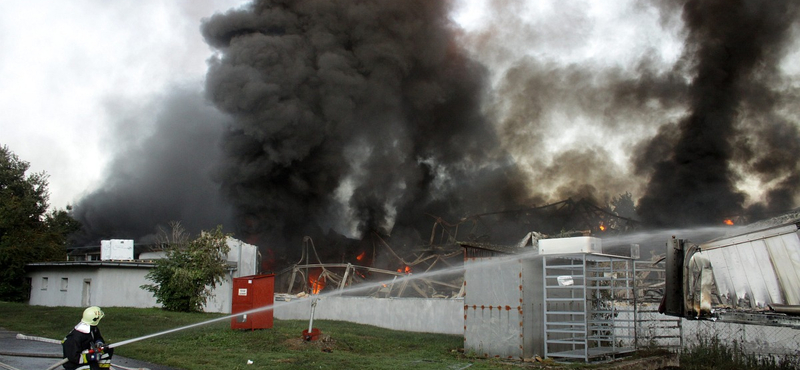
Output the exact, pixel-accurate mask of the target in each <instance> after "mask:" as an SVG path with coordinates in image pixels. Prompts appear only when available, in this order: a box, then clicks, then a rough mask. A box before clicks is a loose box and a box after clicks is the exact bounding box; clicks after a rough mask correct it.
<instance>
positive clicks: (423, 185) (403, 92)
mask: <svg viewBox="0 0 800 370" xmlns="http://www.w3.org/2000/svg"><path fill="white" fill-rule="evenodd" d="M449 4H450V3H449V2H447V1H427V0H419V1H342V2H339V1H327V0H313V1H279V0H270V1H266V0H265V1H257V2H255V3H253V4H252V5H251V6H248V7H246V8H243V9H238V10H232V11H229V12H227V13H224V14H217V15H214V16H212V17H211V18H209V19H207V20H206V21H205V22H204V24H203V27H202V32H203V35H204V37H205V38H206V40H207V42H208V43H209V44H210V45H211V46H213V47H215V48H216V49H217V50H218V51H219V53H218V55H217V56H216V57H215V58H214V59H213V60H212V61H211V63H210V68H209V72H208V75H207V85H206V89H207V95H208V98H209V99H210V100H211V101H213V102H214V104H216V106H217V107H218V108H219V109H220V110H222V111H224V112H225V113H227V114H229V115H230V116H231V117H233V122H232V124H231V126H230V127H229V129H228V130H227V131H226V132H225V134H224V139H223V148H224V149H223V151H224V164H223V166H222V167H221V170H220V172H219V174H218V179H219V180H220V181H221V185H222V190H223V194H224V196H225V199H227V201H229V202H230V203H231V204H232V206H233V209H234V211H235V217H236V223H237V225H240V226H241V227H242V228H241V230H239V232H240V234H243V235H246V238H247V240H249V241H251V242H253V243H256V244H259V245H267V246H269V247H270V248H274V249H276V250H278V251H286V250H287V249H290V248H291V247H293V246H299V245H300V244H301V240H302V236H303V235H322V234H325V233H327V232H328V231H329V230H332V231H334V232H336V233H340V234H342V235H345V236H348V237H351V238H361V237H363V236H365V235H366V234H367V233H369V232H379V233H381V234H389V233H393V232H394V233H396V232H398V230H401V229H406V228H411V229H413V227H414V226H417V225H424V226H426V227H430V225H431V221H432V219H431V218H429V217H427V216H426V213H428V214H434V215H437V216H449V217H462V216H465V215H468V214H471V213H476V212H480V211H484V210H487V209H502V208H504V207H506V206H511V205H512V204H515V203H516V202H518V201H520V200H521V199H522V197H524V194H526V191H525V188H524V186H523V185H522V179H521V177H520V176H519V174H518V172H517V169H516V167H515V165H514V164H513V163H512V162H511V161H510V160H509V159H508V158H507V157H506V155H505V154H504V153H503V151H502V150H500V146H499V145H498V141H497V139H496V136H495V133H494V131H493V128H492V126H491V125H490V124H489V123H488V122H487V121H486V119H485V117H484V116H483V115H482V113H481V110H480V108H481V102H482V98H483V95H484V93H485V92H486V89H487V87H486V81H485V79H486V71H485V69H484V68H483V67H482V66H481V65H479V64H477V63H475V62H473V61H471V60H470V59H469V58H467V57H466V56H465V54H464V53H463V51H462V50H461V49H460V47H459V45H458V44H457V43H456V42H455V40H454V31H455V30H456V27H455V25H454V24H453V23H452V21H451V20H450V18H449V11H450V7H449ZM290 254H291V253H290Z"/></svg>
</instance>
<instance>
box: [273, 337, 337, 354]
mask: <svg viewBox="0 0 800 370" xmlns="http://www.w3.org/2000/svg"><path fill="white" fill-rule="evenodd" d="M283 344H284V345H285V346H286V348H289V349H291V350H295V351H306V350H309V349H317V350H319V351H322V352H333V351H335V350H339V348H338V347H337V343H336V340H334V339H333V338H331V336H330V335H325V334H323V335H321V336H320V337H319V339H317V340H305V339H304V338H302V337H297V338H289V339H287V340H285V341H284V342H283Z"/></svg>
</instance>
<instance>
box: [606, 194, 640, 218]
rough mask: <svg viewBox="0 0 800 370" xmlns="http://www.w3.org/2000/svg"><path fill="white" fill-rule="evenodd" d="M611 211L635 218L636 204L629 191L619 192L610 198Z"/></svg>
mask: <svg viewBox="0 0 800 370" xmlns="http://www.w3.org/2000/svg"><path fill="white" fill-rule="evenodd" d="M611 211H612V212H614V213H615V214H616V215H617V216H620V217H625V218H628V219H631V220H636V206H635V205H634V202H633V195H632V194H631V193H629V192H627V191H626V192H625V194H620V195H619V196H617V197H614V199H612V200H611Z"/></svg>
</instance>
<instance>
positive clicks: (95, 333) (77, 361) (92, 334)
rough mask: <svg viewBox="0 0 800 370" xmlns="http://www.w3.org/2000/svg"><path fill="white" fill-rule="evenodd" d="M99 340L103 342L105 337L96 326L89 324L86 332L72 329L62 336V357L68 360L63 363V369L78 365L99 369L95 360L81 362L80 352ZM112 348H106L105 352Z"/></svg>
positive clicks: (94, 369) (71, 369)
mask: <svg viewBox="0 0 800 370" xmlns="http://www.w3.org/2000/svg"><path fill="white" fill-rule="evenodd" d="M98 341H101V342H103V343H105V342H106V341H105V339H103V336H102V335H101V334H100V329H99V328H98V327H97V326H89V332H88V333H82V332H80V331H78V330H75V329H72V331H71V332H69V334H67V336H66V338H64V341H63V343H62V344H61V347H62V349H63V350H64V357H65V358H66V359H67V360H69V361H68V362H66V363H64V369H67V370H74V369H77V368H79V367H84V368H85V366H87V365H88V366H89V368H90V369H92V370H97V369H100V366H99V365H98V363H97V361H90V362H88V363H83V361H82V356H81V355H82V352H83V351H84V350H87V349H90V348H92V345H93V344H94V343H97V342H98ZM111 351H113V349H110V348H109V349H107V350H106V351H105V352H106V353H108V354H109V355H110V354H111V353H110V352H111Z"/></svg>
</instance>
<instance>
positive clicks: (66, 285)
mask: <svg viewBox="0 0 800 370" xmlns="http://www.w3.org/2000/svg"><path fill="white" fill-rule="evenodd" d="M149 271H150V267H99V268H98V267H84V266H49V267H41V266H40V267H38V268H37V269H36V270H35V271H32V272H30V273H29V274H28V276H29V277H30V278H31V298H30V301H29V303H30V304H32V305H39V306H67V307H87V306H100V307H137V308H146V307H161V304H159V303H157V302H156V298H155V297H153V293H150V292H148V291H146V290H144V289H142V288H140V286H142V285H145V284H152V283H153V282H152V281H150V280H147V279H146V278H145V275H147V273H148V272H149ZM45 278H46V279H47V286H46V287H45V286H44V281H45ZM213 293H214V296H213V297H211V298H209V300H208V302H206V306H205V309H204V310H205V311H206V312H220V313H230V312H231V279H230V276H228V277H226V278H225V281H224V282H223V283H222V284H218V285H217V287H216V289H214V291H213Z"/></svg>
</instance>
